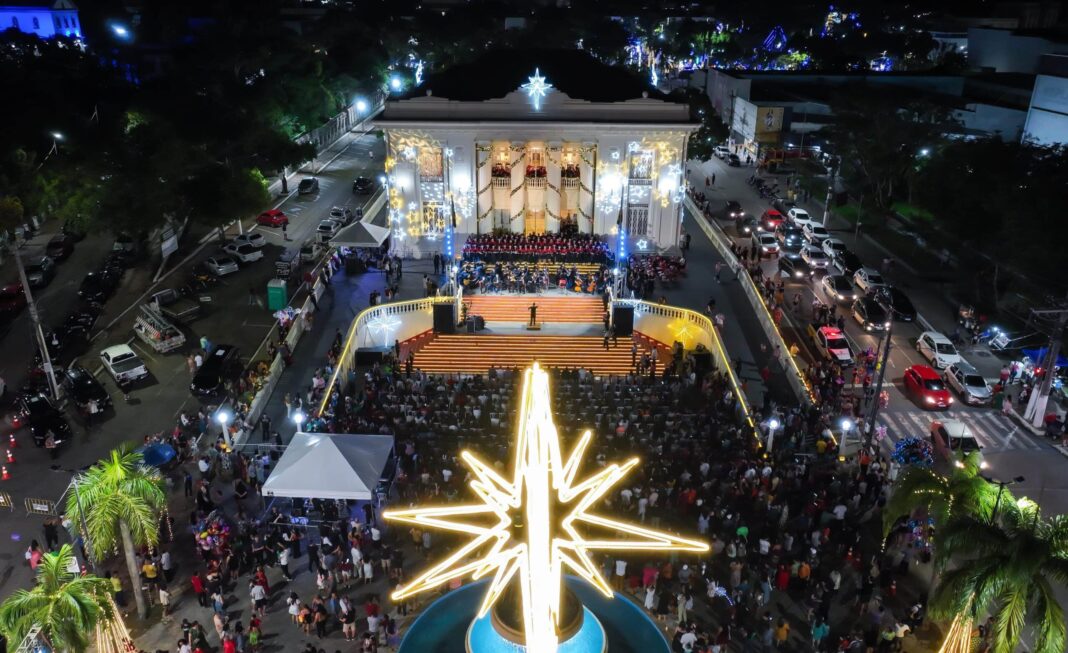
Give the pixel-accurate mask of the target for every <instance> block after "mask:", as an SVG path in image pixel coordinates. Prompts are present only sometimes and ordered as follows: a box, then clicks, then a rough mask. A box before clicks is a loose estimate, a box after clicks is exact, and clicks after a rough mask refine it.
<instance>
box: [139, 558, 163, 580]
mask: <svg viewBox="0 0 1068 653" xmlns="http://www.w3.org/2000/svg"><path fill="white" fill-rule="evenodd" d="M141 575H142V576H143V577H144V579H145V583H146V584H147V585H148V586H149V587H151V586H153V585H155V584H156V577H157V576H158V575H159V570H158V569H156V563H155V562H153V561H152V559H150V558H146V559H145V564H143V565H141Z"/></svg>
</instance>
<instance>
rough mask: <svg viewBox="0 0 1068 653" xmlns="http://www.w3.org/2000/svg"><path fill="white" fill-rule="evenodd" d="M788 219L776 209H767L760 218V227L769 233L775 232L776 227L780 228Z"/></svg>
mask: <svg viewBox="0 0 1068 653" xmlns="http://www.w3.org/2000/svg"><path fill="white" fill-rule="evenodd" d="M785 221H786V218H784V217H782V213H779V212H778V211H776V210H775V209H767V210H765V211H764V213H763V214H762V215H761V216H760V225H761V226H762V227H764V229H765V230H767V231H775V227H778V226H779V225H781V224H782V223H783V222H785Z"/></svg>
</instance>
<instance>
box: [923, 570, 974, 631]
mask: <svg viewBox="0 0 1068 653" xmlns="http://www.w3.org/2000/svg"><path fill="white" fill-rule="evenodd" d="M975 580H976V579H975V577H974V575H973V573H972V570H971V569H969V568H966V567H958V568H957V569H951V570H949V571H947V572H945V573H943V574H942V576H941V578H940V580H939V582H938V585H937V586H936V587H935V588H934V591H933V592H932V593H931V600H930V604H929V605H928V612H929V613H930V615H931V617H932V618H934V619H937V620H940V621H948V620H949V619H952V618H953V617H955V616H957V615H958V614H960V612H962V611H963V610H964V608H965V607H966V606H967V605H968V603H969V602H970V601H971V597H972V595H973V594H974V593H975V592H974V589H975Z"/></svg>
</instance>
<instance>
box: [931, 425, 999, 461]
mask: <svg viewBox="0 0 1068 653" xmlns="http://www.w3.org/2000/svg"><path fill="white" fill-rule="evenodd" d="M929 436H930V438H931V446H932V447H934V450H935V453H936V454H938V457H939V458H941V459H942V460H944V461H946V462H948V463H953V464H955V465H958V466H962V467H963V466H964V463H963V462H961V460H960V459H961V458H963V457H964V456H966V455H968V454H970V453H972V452H974V451H978V452H979V468H980V469H986V468H987V467H988V465H987V462H986V461H985V460H983V458H982V449H983V447H982V445H980V444H979V441H978V440H976V439H975V434H974V433H972V430H971V429H970V428H968V425H967V424H965V423H964V422H962V421H960V420H959V419H943V420H932V421H931V426H930V432H929Z"/></svg>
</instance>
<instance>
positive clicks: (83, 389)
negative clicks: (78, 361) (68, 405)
mask: <svg viewBox="0 0 1068 653" xmlns="http://www.w3.org/2000/svg"><path fill="white" fill-rule="evenodd" d="M62 383H63V387H64V388H65V389H66V391H67V396H68V397H70V398H71V399H73V400H74V403H75V404H77V406H78V408H80V409H82V410H85V408H86V407H87V406H88V405H89V402H90V401H92V400H94V399H95V400H96V405H97V407H99V408H100V409H101V410H103V409H104V408H107V407H108V406H110V405H111V396H110V395H108V391H107V390H106V389H105V388H104V384H102V383H101V382H100V381H97V380H96V377H95V376H93V375H92V373H91V372H89V370H87V369H85V368H84V367H82V366H81V365H71V366H70V367H68V368H67V369H65V370H63V380H62Z"/></svg>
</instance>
